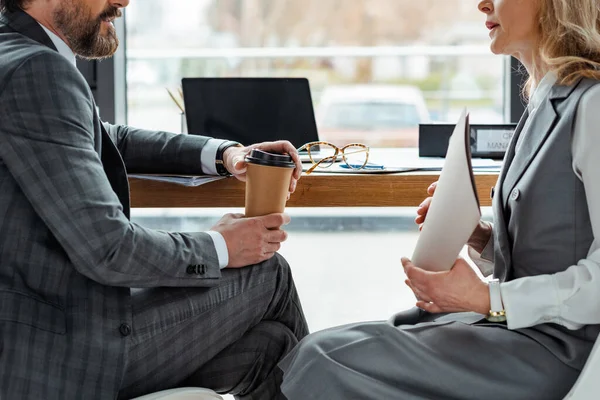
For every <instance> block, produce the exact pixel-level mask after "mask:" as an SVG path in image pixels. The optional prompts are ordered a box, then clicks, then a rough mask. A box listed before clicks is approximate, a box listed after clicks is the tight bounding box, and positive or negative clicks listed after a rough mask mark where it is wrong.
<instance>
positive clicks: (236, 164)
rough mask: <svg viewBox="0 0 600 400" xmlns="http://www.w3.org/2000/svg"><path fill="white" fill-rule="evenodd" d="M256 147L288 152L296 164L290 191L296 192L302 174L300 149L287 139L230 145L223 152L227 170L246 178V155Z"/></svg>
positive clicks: (273, 151) (240, 178)
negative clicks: (248, 144) (249, 144)
mask: <svg viewBox="0 0 600 400" xmlns="http://www.w3.org/2000/svg"><path fill="white" fill-rule="evenodd" d="M254 149H258V150H262V151H265V152H267V153H274V154H288V155H289V156H291V157H292V160H293V161H294V163H295V164H296V168H295V169H294V173H293V174H292V179H291V180H290V193H294V191H295V190H296V185H297V182H298V179H300V175H302V162H301V161H300V156H299V155H298V151H297V150H296V148H295V147H294V145H293V144H291V143H290V142H288V141H287V140H279V141H277V142H264V143H258V144H253V145H251V146H246V147H229V148H228V149H227V150H225V153H223V163H224V165H225V168H227V171H229V173H230V174H232V175H233V176H235V177H236V178H237V179H239V180H241V181H245V180H246V166H247V164H246V156H247V155H248V154H250V152H251V151H252V150H254Z"/></svg>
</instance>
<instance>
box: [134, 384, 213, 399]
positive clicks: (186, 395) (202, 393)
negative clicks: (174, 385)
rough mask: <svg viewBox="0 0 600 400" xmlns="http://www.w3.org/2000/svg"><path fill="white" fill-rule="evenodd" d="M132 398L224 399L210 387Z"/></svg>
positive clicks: (162, 392)
mask: <svg viewBox="0 0 600 400" xmlns="http://www.w3.org/2000/svg"><path fill="white" fill-rule="evenodd" d="M132 400H223V398H222V397H221V396H219V395H218V394H216V393H215V392H213V391H212V390H209V389H201V388H190V387H188V388H178V389H169V390H163V391H160V392H156V393H150V394H147V395H145V396H142V397H136V398H135V399H132Z"/></svg>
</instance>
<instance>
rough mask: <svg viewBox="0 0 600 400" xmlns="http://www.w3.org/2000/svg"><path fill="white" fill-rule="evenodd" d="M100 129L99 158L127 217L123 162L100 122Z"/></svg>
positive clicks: (126, 183)
mask: <svg viewBox="0 0 600 400" xmlns="http://www.w3.org/2000/svg"><path fill="white" fill-rule="evenodd" d="M100 129H101V131H102V150H101V152H100V158H101V160H102V166H103V168H104V173H105V174H106V177H107V178H108V181H109V182H110V186H111V187H112V189H113V191H114V192H115V193H116V194H117V197H118V198H119V201H120V202H121V205H122V206H123V214H125V216H126V217H127V219H129V218H130V208H131V206H130V199H129V180H128V179H127V171H126V170H125V164H124V163H123V159H122V158H121V154H120V153H119V150H117V147H116V146H115V144H114V143H113V141H112V140H111V138H110V136H109V135H108V132H106V129H104V126H103V125H102V124H100Z"/></svg>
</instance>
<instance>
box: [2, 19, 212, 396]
mask: <svg viewBox="0 0 600 400" xmlns="http://www.w3.org/2000/svg"><path fill="white" fill-rule="evenodd" d="M207 140H208V138H206V137H202V136H192V135H174V134H168V133H165V132H149V131H143V130H138V129H133V128H130V127H126V126H110V125H108V124H103V123H102V122H101V121H100V119H99V118H98V115H97V114H96V107H95V104H94V99H93V97H92V93H91V91H90V88H89V87H88V85H87V84H86V82H85V80H84V78H83V77H82V76H81V74H80V73H79V71H78V70H77V69H76V68H75V67H74V66H73V65H72V64H71V63H70V62H69V61H68V60H66V59H65V58H64V57H63V56H61V55H60V54H59V53H58V52H57V51H56V49H55V48H54V46H53V44H52V42H51V40H50V38H49V37H48V36H47V35H46V33H45V32H44V31H43V29H42V28H41V27H40V25H39V24H38V23H37V22H36V21H35V20H34V19H33V18H31V17H30V16H29V15H28V14H26V13H25V12H22V11H19V12H16V13H8V12H6V13H4V14H0V399H26V398H35V399H38V398H43V399H82V398H85V399H111V398H115V397H116V396H117V392H118V389H119V386H120V383H121V380H122V377H123V374H124V364H125V358H126V356H127V353H128V341H127V335H128V333H129V332H130V331H131V320H132V315H131V312H132V311H131V298H130V289H129V288H130V287H161V286H188V287H189V286H198V287H202V286H204V287H207V286H212V285H216V284H218V282H219V279H220V276H221V272H220V270H219V266H218V260H217V255H216V252H215V249H214V245H213V243H212V240H211V238H210V236H208V235H207V234H206V233H189V234H184V233H167V232H161V231H156V230H150V229H146V228H144V227H141V226H139V225H136V224H134V223H132V222H130V221H129V187H128V182H127V173H126V168H127V170H128V171H130V172H147V173H156V172H164V173H182V174H197V173H201V172H202V171H201V159H200V157H201V150H202V148H203V146H204V144H205V143H206V141H207ZM174 312H175V310H174Z"/></svg>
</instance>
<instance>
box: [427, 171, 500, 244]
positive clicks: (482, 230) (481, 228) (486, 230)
mask: <svg viewBox="0 0 600 400" xmlns="http://www.w3.org/2000/svg"><path fill="white" fill-rule="evenodd" d="M436 188H437V182H433V183H432V184H431V185H430V186H429V187H428V188H427V194H429V197H427V198H426V199H425V200H423V202H422V203H421V205H420V206H419V208H418V209H417V217H416V218H415V223H416V224H417V225H419V230H422V229H423V224H424V223H425V218H427V213H428V212H429V207H430V206H431V200H432V199H433V194H434V193H435V189H436ZM491 236H492V225H491V224H490V223H489V222H485V221H479V224H477V226H476V227H475V230H474V231H473V233H472V234H471V237H470V238H469V240H468V241H467V245H469V246H470V247H472V248H473V249H474V250H475V251H477V252H478V253H481V252H482V251H483V249H484V248H485V246H486V245H487V243H488V242H489V240H490V237H491Z"/></svg>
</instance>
